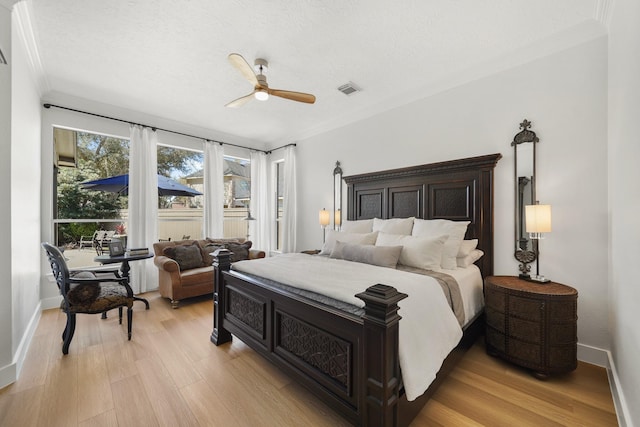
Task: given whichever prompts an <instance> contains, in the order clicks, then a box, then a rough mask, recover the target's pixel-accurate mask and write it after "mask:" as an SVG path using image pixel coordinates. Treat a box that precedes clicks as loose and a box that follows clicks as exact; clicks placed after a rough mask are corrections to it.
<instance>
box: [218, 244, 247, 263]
mask: <svg viewBox="0 0 640 427" xmlns="http://www.w3.org/2000/svg"><path fill="white" fill-rule="evenodd" d="M251 245H253V243H252V242H251V240H247V241H246V242H243V243H237V242H229V243H225V245H224V247H225V248H227V249H229V250H230V251H231V252H233V255H231V262H236V261H244V260H247V259H249V249H251Z"/></svg>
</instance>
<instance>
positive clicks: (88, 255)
mask: <svg viewBox="0 0 640 427" xmlns="http://www.w3.org/2000/svg"><path fill="white" fill-rule="evenodd" d="M53 132H54V165H53V166H54V167H53V171H54V180H53V183H54V189H53V196H54V197H53V204H54V206H53V213H54V215H53V217H54V219H53V222H54V224H53V226H54V227H53V230H54V241H55V245H56V246H59V247H61V248H63V249H64V250H65V257H66V258H67V259H68V261H67V263H68V264H69V267H71V268H74V267H87V266H91V265H95V263H94V262H93V258H94V257H95V256H96V250H95V242H94V237H95V236H94V234H95V233H96V232H98V231H101V230H104V231H108V232H109V233H110V236H109V237H112V236H113V235H115V234H117V230H116V228H118V229H121V227H122V225H123V224H125V223H126V214H124V213H125V211H124V209H126V207H127V196H126V195H122V194H119V193H118V192H117V190H116V189H114V188H111V189H108V190H104V191H89V190H88V189H86V188H85V187H84V186H83V185H82V183H85V182H88V181H95V180H99V179H102V178H107V177H112V176H118V175H126V174H127V173H128V171H129V141H128V140H127V139H123V138H118V137H114V136H108V135H98V134H94V133H90V132H82V131H75V130H70V129H62V128H54V130H53ZM114 191H116V192H114ZM123 214H124V215H123ZM125 227H126V226H125Z"/></svg>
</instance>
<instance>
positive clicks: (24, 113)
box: [11, 13, 43, 357]
mask: <svg viewBox="0 0 640 427" xmlns="http://www.w3.org/2000/svg"><path fill="white" fill-rule="evenodd" d="M12 28H13V29H12V33H13V36H12V40H13V41H12V44H13V55H12V57H13V64H12V78H11V87H12V95H13V96H12V98H11V129H12V133H11V154H12V155H11V231H12V233H11V234H12V238H11V273H12V277H11V282H12V286H13V292H12V296H13V309H14V316H13V330H14V335H13V351H14V352H16V353H18V354H20V357H23V355H22V352H23V350H21V351H18V346H20V345H23V342H24V341H23V340H27V341H26V342H28V337H26V336H25V332H27V331H31V332H33V329H35V327H36V325H37V320H38V319H39V318H40V317H39V316H40V306H39V305H40V287H39V281H40V269H39V265H40V264H39V263H38V261H37V260H38V258H39V257H40V256H42V254H43V251H42V248H41V247H40V194H39V192H38V191H34V189H37V188H38V187H39V185H40V123H41V118H40V94H39V92H38V89H37V83H36V80H35V76H34V74H33V72H32V68H31V65H30V64H29V58H28V56H27V50H26V46H25V45H24V44H23V40H22V38H21V37H20V36H19V34H18V25H16V16H15V13H14V17H13V26H12ZM24 351H26V349H24Z"/></svg>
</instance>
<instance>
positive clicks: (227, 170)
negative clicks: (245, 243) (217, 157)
mask: <svg viewBox="0 0 640 427" xmlns="http://www.w3.org/2000/svg"><path fill="white" fill-rule="evenodd" d="M223 175H224V236H223V237H225V238H231V237H245V238H247V239H248V238H249V221H247V220H246V218H247V217H248V216H249V209H250V208H251V163H250V161H249V160H248V159H242V158H239V157H231V156H225V157H224V172H223ZM209 237H215V236H209Z"/></svg>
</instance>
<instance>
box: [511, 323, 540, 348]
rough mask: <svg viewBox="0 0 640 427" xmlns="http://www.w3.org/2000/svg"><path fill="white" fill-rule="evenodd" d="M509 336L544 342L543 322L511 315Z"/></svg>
mask: <svg viewBox="0 0 640 427" xmlns="http://www.w3.org/2000/svg"><path fill="white" fill-rule="evenodd" d="M507 333H508V335H509V336H512V337H514V338H518V339H521V340H524V341H528V342H531V343H535V344H541V343H542V324H541V323H540V322H532V321H530V320H524V319H518V318H515V317H511V318H510V319H509V330H508V331H507Z"/></svg>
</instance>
